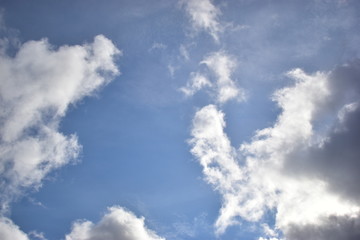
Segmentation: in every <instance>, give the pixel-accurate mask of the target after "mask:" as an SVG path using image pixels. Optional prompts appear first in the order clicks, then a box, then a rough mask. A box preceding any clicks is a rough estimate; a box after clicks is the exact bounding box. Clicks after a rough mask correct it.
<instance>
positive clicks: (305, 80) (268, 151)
mask: <svg viewBox="0 0 360 240" xmlns="http://www.w3.org/2000/svg"><path fill="white" fill-rule="evenodd" d="M288 76H289V77H290V78H293V79H294V80H295V84H294V85H293V86H290V87H286V88H283V89H280V90H278V91H276V92H275V94H274V95H273V100H274V101H276V102H277V104H278V105H279V107H280V108H281V109H282V113H281V114H280V115H279V116H278V119H277V121H276V122H275V124H274V125H273V126H272V127H269V128H265V129H261V130H258V131H257V132H256V134H255V136H254V137H253V139H252V141H251V142H249V143H243V144H242V145H241V146H240V148H239V150H236V149H235V148H233V147H232V146H231V143H230V141H229V139H228V138H227V136H226V134H225V132H224V127H225V121H224V113H223V112H221V111H220V110H218V109H217V107H216V106H214V105H209V106H206V107H204V108H202V109H201V110H199V111H198V112H197V113H196V115H195V117H194V120H193V128H192V139H191V140H190V143H191V145H192V153H193V154H194V155H195V156H196V157H197V158H198V159H199V161H200V163H201V165H202V166H203V169H204V174H205V178H206V180H207V181H208V182H209V183H211V184H212V185H213V186H214V187H215V189H216V190H218V191H219V192H220V194H221V195H222V197H223V206H222V209H221V211H220V216H219V218H218V220H217V222H216V224H215V226H216V229H217V233H218V234H221V233H223V232H224V231H225V230H226V228H227V227H229V226H231V225H235V224H238V223H240V222H241V220H240V219H239V217H240V218H241V219H243V220H247V221H251V222H261V221H262V218H263V216H264V214H265V213H266V211H268V210H275V212H276V214H275V226H274V227H275V229H270V230H271V231H267V232H272V234H271V236H270V235H269V234H266V233H264V234H265V236H264V237H270V238H271V239H276V237H279V236H277V235H276V234H274V233H276V230H280V231H281V232H282V233H283V234H284V237H285V238H286V239H290V240H293V239H295V240H296V239H358V238H359V237H360V231H359V230H358V229H359V219H360V218H359V216H360V215H359V214H360V212H359V211H360V202H359V192H360V191H359V186H358V184H357V183H358V180H359V170H360V168H359V159H360V152H359V150H358V146H359V143H360V142H359V136H360V134H359V133H360V132H359V126H358V123H359V120H360V119H359V117H360V109H359V101H360V95H359V94H360V85H359V84H360V81H359V79H360V63H359V61H355V62H352V63H350V64H347V65H343V66H339V67H338V68H336V69H334V70H333V71H331V72H316V73H314V74H307V73H305V72H304V71H302V70H301V69H294V70H292V71H290V72H289V73H288ZM273 230H275V232H274V231H273ZM265 232H266V231H265ZM260 239H264V238H260Z"/></svg>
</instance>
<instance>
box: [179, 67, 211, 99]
mask: <svg viewBox="0 0 360 240" xmlns="http://www.w3.org/2000/svg"><path fill="white" fill-rule="evenodd" d="M211 85H212V84H211V82H210V81H209V80H208V79H207V78H206V77H205V76H204V75H202V74H200V73H191V79H190V80H189V81H188V82H187V83H186V86H185V87H182V88H180V91H182V92H183V93H184V94H185V96H187V97H189V96H192V95H194V94H195V93H196V92H197V91H199V90H201V89H202V88H204V87H210V86H211Z"/></svg>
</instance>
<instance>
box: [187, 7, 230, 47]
mask: <svg viewBox="0 0 360 240" xmlns="http://www.w3.org/2000/svg"><path fill="white" fill-rule="evenodd" d="M180 4H181V5H182V6H184V8H185V11H186V13H187V15H188V16H189V18H190V22H191V24H192V26H193V28H194V29H195V30H196V31H200V30H205V31H206V32H208V33H209V34H210V35H211V36H212V37H213V38H214V40H215V41H216V42H218V41H219V33H221V32H222V31H223V28H222V26H221V24H220V22H219V16H220V15H221V11H220V9H219V8H217V7H216V6H214V4H213V3H212V2H211V1H210V0H180Z"/></svg>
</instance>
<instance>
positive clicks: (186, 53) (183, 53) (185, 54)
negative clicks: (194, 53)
mask: <svg viewBox="0 0 360 240" xmlns="http://www.w3.org/2000/svg"><path fill="white" fill-rule="evenodd" d="M179 51H180V55H181V56H182V57H183V58H184V59H185V60H189V59H190V54H189V51H188V49H187V47H186V46H184V45H183V44H181V45H180V47H179Z"/></svg>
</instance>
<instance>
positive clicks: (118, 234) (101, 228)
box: [65, 206, 164, 240]
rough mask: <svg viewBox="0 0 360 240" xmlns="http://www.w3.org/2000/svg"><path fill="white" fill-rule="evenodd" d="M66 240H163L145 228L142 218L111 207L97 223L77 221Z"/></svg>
mask: <svg viewBox="0 0 360 240" xmlns="http://www.w3.org/2000/svg"><path fill="white" fill-rule="evenodd" d="M65 239H66V240H102V239H109V240H110V239H111V240H139V239H147V240H164V238H161V237H159V236H158V235H157V234H156V233H155V232H154V231H152V230H150V229H148V228H147V227H146V226H145V218H144V217H140V218H138V217H136V216H135V215H134V214H133V213H131V212H129V211H127V210H125V209H124V208H121V207H117V206H113V207H110V208H109V209H108V212H107V213H106V214H105V215H104V216H103V218H102V219H101V220H100V221H99V223H97V224H94V223H92V222H90V221H77V222H75V223H74V224H73V227H72V231H71V233H69V234H68V235H66V237H65Z"/></svg>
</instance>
